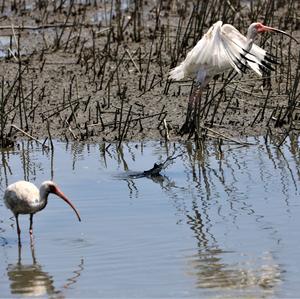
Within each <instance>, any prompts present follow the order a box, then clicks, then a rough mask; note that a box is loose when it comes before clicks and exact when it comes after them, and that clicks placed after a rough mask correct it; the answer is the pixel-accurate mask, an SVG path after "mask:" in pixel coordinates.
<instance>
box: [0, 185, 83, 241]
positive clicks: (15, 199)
mask: <svg viewBox="0 0 300 299" xmlns="http://www.w3.org/2000/svg"><path fill="white" fill-rule="evenodd" d="M50 193H53V194H56V195H57V196H59V197H60V198H61V199H63V200H64V201H65V202H66V203H67V204H68V205H69V206H70V207H71V208H72V209H73V210H74V212H75V213H76V215H77V217H78V220H79V221H81V219H80V216H79V213H78V212H77V210H76V208H75V207H74V205H73V204H72V203H71V202H70V200H69V199H68V198H67V197H66V196H65V195H64V194H63V193H62V191H61V190H60V189H59V188H58V186H57V185H56V184H55V183H54V182H52V181H45V182H43V183H42V185H41V187H40V189H38V188H37V187H36V186H35V185H34V184H32V183H30V182H26V181H18V182H16V183H13V184H11V185H9V186H8V187H7V188H6V190H5V192H4V203H5V205H6V207H7V208H8V209H10V210H11V211H12V212H13V214H14V215H15V218H16V223H17V233H18V237H19V243H20V233H21V230H20V226H19V221H18V217H19V214H30V229H29V232H30V235H32V219H33V215H34V214H35V213H36V212H39V211H41V210H42V209H44V208H45V207H46V205H47V201H48V195H49V194H50Z"/></svg>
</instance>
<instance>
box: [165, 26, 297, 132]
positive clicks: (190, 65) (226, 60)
mask: <svg viewBox="0 0 300 299" xmlns="http://www.w3.org/2000/svg"><path fill="white" fill-rule="evenodd" d="M266 31H273V32H279V33H281V34H285V35H287V36H289V37H290V38H292V39H294V38H293V37H292V36H291V35H289V34H287V33H285V32H284V31H281V30H278V29H275V28H272V27H268V26H265V25H263V24H261V23H252V24H251V25H250V26H249V28H248V31H247V36H244V35H242V34H241V33H240V32H239V31H238V30H237V29H236V28H234V27H233V26H232V25H229V24H225V25H223V23H222V21H218V22H216V23H215V24H213V26H212V27H210V28H209V30H208V31H207V33H206V34H204V36H203V37H202V38H201V39H200V40H199V41H198V43H197V44H196V45H195V47H194V48H193V49H192V50H190V51H189V52H188V53H187V55H186V58H185V60H184V61H183V62H181V63H180V64H179V65H178V66H177V67H175V68H174V69H172V70H170V73H169V79H173V80H182V79H184V78H192V79H195V80H196V83H197V84H196V86H197V88H198V91H197V93H196V94H195V93H193V94H192V95H191V97H190V100H189V104H188V110H187V116H186V121H185V123H184V125H183V126H182V128H181V130H180V132H181V133H183V134H184V133H191V131H192V130H193V129H194V128H195V127H196V125H195V121H196V120H195V115H196V114H197V110H196V109H198V108H197V102H198V98H199V97H200V94H201V92H202V90H203V89H204V88H205V87H206V86H207V84H208V83H209V81H210V80H211V79H212V78H213V77H214V76H215V75H218V74H221V73H223V72H225V71H227V70H230V69H234V70H236V72H238V73H244V72H245V71H246V69H252V70H253V71H254V72H256V73H257V74H258V75H260V76H262V74H263V73H264V72H265V73H269V72H270V71H271V70H274V69H273V67H272V64H276V63H277V60H276V57H274V56H273V55H271V54H269V53H267V52H266V51H265V50H264V49H262V48H260V47H259V46H257V45H255V44H254V39H255V38H256V36H257V34H258V33H262V32H266ZM294 40H295V39H294ZM295 41H296V42H297V40H295ZM192 110H193V111H194V113H193V111H192Z"/></svg>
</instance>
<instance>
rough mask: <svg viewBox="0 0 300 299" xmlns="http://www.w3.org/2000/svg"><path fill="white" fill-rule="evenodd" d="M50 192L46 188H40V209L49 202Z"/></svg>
mask: <svg viewBox="0 0 300 299" xmlns="http://www.w3.org/2000/svg"><path fill="white" fill-rule="evenodd" d="M48 195H49V192H48V191H47V190H45V189H44V188H42V187H41V188H40V202H39V203H40V210H42V209H44V208H45V206H46V205H47V202H48Z"/></svg>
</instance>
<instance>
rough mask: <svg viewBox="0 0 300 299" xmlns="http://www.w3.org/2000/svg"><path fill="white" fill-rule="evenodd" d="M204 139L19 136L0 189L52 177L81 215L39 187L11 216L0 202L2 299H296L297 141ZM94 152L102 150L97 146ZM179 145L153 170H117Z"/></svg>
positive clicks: (141, 166)
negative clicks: (155, 174)
mask: <svg viewBox="0 0 300 299" xmlns="http://www.w3.org/2000/svg"><path fill="white" fill-rule="evenodd" d="M250 141H251V142H252V143H255V145H252V146H247V147H241V146H236V145H232V144H229V145H223V146H222V152H220V151H219V148H218V146H216V145H215V144H214V143H212V144H210V145H208V146H207V148H205V149H203V150H202V151H196V150H195V148H194V147H193V146H192V145H191V144H174V143H169V144H167V145H166V144H164V143H159V142H147V143H128V144H124V145H123V147H122V150H119V151H118V150H117V148H116V146H115V145H114V144H112V145H109V144H70V143H69V144H65V143H62V142H56V143H55V151H54V152H45V151H43V150H42V149H41V148H40V147H39V146H37V145H36V144H35V143H30V142H29V143H28V142H20V143H19V147H18V148H16V149H15V150H14V151H2V152H1V153H0V154H1V160H0V164H1V167H0V186H1V197H2V194H3V190H4V189H5V187H6V186H7V185H8V184H10V183H12V182H15V181H17V180H20V179H25V180H30V181H31V182H34V183H36V184H38V185H39V184H40V183H41V182H42V181H43V180H47V179H53V180H55V181H56V182H57V183H58V184H59V186H60V187H61V189H62V190H63V192H64V193H65V194H66V195H67V196H68V197H69V198H70V199H71V200H72V202H73V203H74V205H75V206H76V207H77V208H78V210H79V212H80V214H81V217H82V222H81V223H79V222H78V221H77V218H76V215H75V214H74V213H73V211H72V210H71V209H70V207H69V206H67V205H66V204H65V203H64V202H63V201H62V200H60V199H59V198H56V197H55V196H51V197H50V199H49V202H48V206H47V207H46V209H45V210H43V211H42V212H40V213H38V214H36V215H35V216H34V242H33V244H31V242H30V238H29V234H28V227H29V219H28V218H29V217H28V216H20V218H21V219H20V220H21V222H20V224H21V228H22V244H23V246H22V248H21V249H20V250H19V249H18V245H17V234H16V228H15V222H14V219H13V217H11V216H12V214H11V213H10V211H8V210H7V209H6V208H5V207H4V205H3V201H2V200H1V201H0V251H1V252H0V255H1V257H2V258H1V259H0V269H1V271H0V289H1V296H2V297H14V298H15V297H24V296H26V295H27V296H29V297H33V296H38V297H43V298H47V297H51V298H63V297H68V298H70V297H85V298H87V297H90V298H91V297H97V298H101V297H102V298H162V297H164V298H203V297H205V298H268V297H270V298H274V297H297V296H298V294H299V292H300V286H299V284H298V278H299V274H300V273H299V272H300V271H299V269H300V267H299V264H300V258H299V254H298V248H299V241H298V240H299V238H298V228H299V225H300V218H299V217H298V215H299V213H300V204H299V203H300V197H299V190H298V186H299V179H300V176H299V175H300V173H299V148H298V142H297V140H294V141H293V142H291V141H289V142H288V143H287V144H286V145H284V146H283V147H282V148H281V150H278V149H277V148H276V147H275V146H272V145H268V146H266V145H265V144H264V142H263V140H260V139H252V140H250ZM105 149H106V150H105ZM174 153H176V154H179V153H183V156H181V157H179V158H177V159H176V160H175V162H174V163H173V164H172V165H170V166H169V167H168V168H167V169H166V170H165V171H164V172H163V176H161V177H159V178H153V179H151V178H139V179H132V178H130V177H127V173H128V171H143V170H146V169H149V168H151V167H152V166H153V164H154V163H155V162H161V161H163V160H165V159H166V157H167V156H169V155H172V154H174Z"/></svg>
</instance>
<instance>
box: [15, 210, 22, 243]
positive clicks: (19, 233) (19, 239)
mask: <svg viewBox="0 0 300 299" xmlns="http://www.w3.org/2000/svg"><path fill="white" fill-rule="evenodd" d="M15 218H16V223H17V233H18V241H19V246H21V229H20V225H19V214H15Z"/></svg>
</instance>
